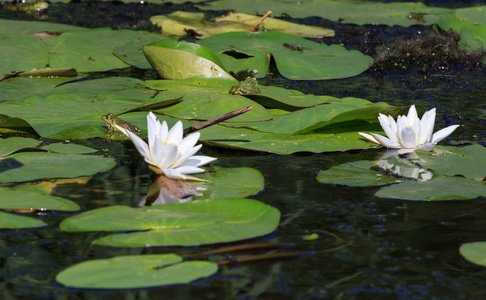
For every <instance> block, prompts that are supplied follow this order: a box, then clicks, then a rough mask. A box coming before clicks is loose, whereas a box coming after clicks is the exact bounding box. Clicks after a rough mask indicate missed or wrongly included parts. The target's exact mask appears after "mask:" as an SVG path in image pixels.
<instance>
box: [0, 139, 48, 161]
mask: <svg viewBox="0 0 486 300" xmlns="http://www.w3.org/2000/svg"><path fill="white" fill-rule="evenodd" d="M39 144H40V142H39V140H36V139H29V138H22V137H10V138H7V139H2V140H1V142H0V157H5V156H8V155H10V154H12V153H14V152H17V151H19V150H22V149H25V148H35V147H37V146H38V145H39Z"/></svg>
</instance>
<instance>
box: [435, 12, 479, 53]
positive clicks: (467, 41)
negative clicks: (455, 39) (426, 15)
mask: <svg viewBox="0 0 486 300" xmlns="http://www.w3.org/2000/svg"><path fill="white" fill-rule="evenodd" d="M483 14H484V12H483ZM473 19H474V18H473ZM483 22H484V21H483ZM437 26H438V27H439V28H440V29H442V30H450V29H452V30H454V31H455V32H457V33H459V34H460V36H461V40H460V43H461V44H462V45H463V46H464V48H465V49H467V50H468V51H481V50H484V48H485V46H486V24H476V23H472V22H469V21H466V20H463V19H460V18H458V17H457V16H456V15H455V14H448V15H444V16H442V17H441V18H440V19H439V20H438V23H437Z"/></svg>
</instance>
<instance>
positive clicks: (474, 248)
mask: <svg viewBox="0 0 486 300" xmlns="http://www.w3.org/2000/svg"><path fill="white" fill-rule="evenodd" d="M459 253H461V255H462V256H463V257H464V258H465V259H467V260H468V261H470V262H472V263H474V264H477V265H480V266H483V267H486V242H472V243H466V244H462V245H461V247H460V248H459Z"/></svg>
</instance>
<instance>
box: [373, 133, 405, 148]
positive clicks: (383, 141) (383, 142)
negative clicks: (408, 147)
mask: <svg viewBox="0 0 486 300" xmlns="http://www.w3.org/2000/svg"><path fill="white" fill-rule="evenodd" d="M371 135H372V136H373V137H374V138H375V139H376V140H377V141H378V143H380V144H381V145H383V146H385V147H387V148H393V149H397V148H401V145H400V144H398V143H394V142H393V141H391V140H390V139H389V138H387V137H384V136H382V135H381V134H377V133H372V134H371Z"/></svg>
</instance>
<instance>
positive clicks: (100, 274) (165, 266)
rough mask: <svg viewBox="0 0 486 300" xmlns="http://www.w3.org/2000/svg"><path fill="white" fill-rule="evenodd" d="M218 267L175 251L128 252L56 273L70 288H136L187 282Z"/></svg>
mask: <svg viewBox="0 0 486 300" xmlns="http://www.w3.org/2000/svg"><path fill="white" fill-rule="evenodd" d="M217 271H218V265H217V264H216V263H214V262H209V261H198V260H193V261H188V262H182V258H181V257H180V256H179V255H176V254H147V255H127V256H117V257H113V258H108V259H96V260H89V261H85V262H82V263H79V264H76V265H74V266H71V267H69V268H67V269H65V270H63V271H61V272H60V273H59V274H57V276H56V281H57V282H59V283H60V284H62V285H64V286H66V287H71V288H82V289H134V288H148V287H160V286H166V285H175V284H187V283H190V282H191V281H194V280H196V279H200V278H204V277H208V276H211V275H212V274H214V273H216V272H217Z"/></svg>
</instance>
